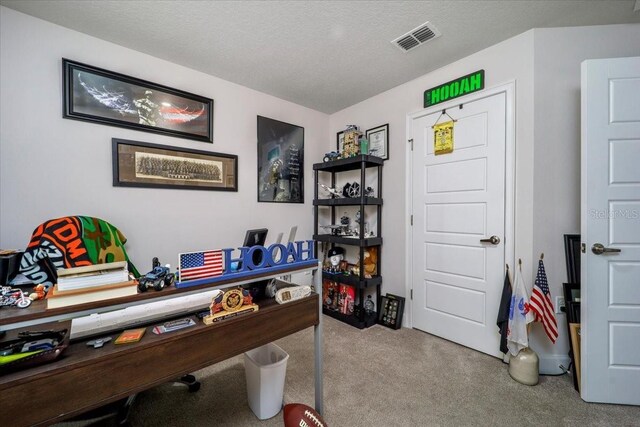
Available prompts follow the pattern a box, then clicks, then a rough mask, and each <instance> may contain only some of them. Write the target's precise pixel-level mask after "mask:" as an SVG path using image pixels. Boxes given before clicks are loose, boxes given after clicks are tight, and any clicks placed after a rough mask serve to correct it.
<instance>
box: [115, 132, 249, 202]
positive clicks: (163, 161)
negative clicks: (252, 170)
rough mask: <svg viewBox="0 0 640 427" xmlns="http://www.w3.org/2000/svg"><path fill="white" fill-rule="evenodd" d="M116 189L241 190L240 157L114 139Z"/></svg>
mask: <svg viewBox="0 0 640 427" xmlns="http://www.w3.org/2000/svg"><path fill="white" fill-rule="evenodd" d="M112 156H113V186H114V187H145V188H177V189H187V190H210V191H238V156H236V155H233V154H222V153H213V152H210V151H201V150H192V149H189V148H179V147H170V146H167V145H158V144H149V143H146V142H139V141H128V140H125V139H118V138H113V139H112Z"/></svg>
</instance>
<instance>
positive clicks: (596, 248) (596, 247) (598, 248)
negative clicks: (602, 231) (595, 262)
mask: <svg viewBox="0 0 640 427" xmlns="http://www.w3.org/2000/svg"><path fill="white" fill-rule="evenodd" d="M591 252H593V253H594V254H596V255H602V254H604V253H618V252H622V249H616V248H605V247H604V245H603V244H602V243H594V244H593V246H591Z"/></svg>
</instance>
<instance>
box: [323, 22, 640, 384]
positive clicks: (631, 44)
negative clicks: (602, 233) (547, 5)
mask: <svg viewBox="0 0 640 427" xmlns="http://www.w3.org/2000/svg"><path fill="white" fill-rule="evenodd" d="M426 48H428V47H426ZM409 55H410V53H409ZM636 55H640V25H638V24H630V25H611V26H595V27H574V28H550V29H535V30H532V31H528V32H526V33H523V34H520V35H518V36H516V37H513V38H511V39H509V40H506V41H504V42H502V43H499V44H496V45H494V46H491V47H489V48H487V49H485V50H483V51H480V52H477V53H475V54H473V55H470V56H468V57H466V58H464V59H461V60H460V61H457V62H454V63H452V64H449V65H447V66H445V67H443V68H440V69H438V70H436V71H433V72H431V73H429V74H426V75H424V76H422V77H420V78H418V79H415V80H413V81H411V82H408V83H405V84H403V85H401V86H398V87H396V88H393V89H391V90H389V91H387V92H384V93H382V94H380V95H377V96H375V97H373V98H370V99H368V100H366V101H363V102H361V103H359V104H356V105H353V106H351V107H349V108H346V109H344V110H342V111H339V112H337V113H334V114H332V115H331V116H330V127H331V134H330V138H331V142H330V145H329V146H330V147H331V149H334V148H333V147H335V142H334V141H335V132H337V131H339V130H341V129H342V128H343V127H344V125H346V124H351V123H354V124H358V125H360V126H362V128H363V129H367V128H371V127H374V126H377V125H380V124H384V123H389V126H390V147H389V149H390V153H391V154H390V159H389V160H388V161H387V162H386V163H385V168H384V175H383V177H384V188H385V189H384V192H383V197H384V203H385V204H384V208H383V215H382V227H383V237H384V239H385V240H384V251H383V276H384V281H383V293H384V292H390V293H396V294H399V295H404V294H405V282H406V277H405V271H404V262H405V258H406V257H407V256H409V255H408V254H407V253H406V250H405V243H406V242H405V236H404V232H403V230H402V228H403V227H404V224H406V221H407V219H408V215H409V212H407V211H406V209H405V191H404V189H405V167H406V165H405V163H406V162H405V150H406V144H407V135H406V116H407V114H410V113H413V112H416V111H419V110H421V109H422V94H423V92H424V90H425V89H428V88H430V87H433V86H436V85H438V84H441V83H443V82H447V81H449V80H451V79H453V78H456V77H459V76H462V75H464V74H468V73H470V72H473V71H476V70H479V69H484V70H485V73H486V87H492V86H496V85H500V84H502V83H506V82H508V81H511V80H513V81H515V84H516V111H515V114H516V206H515V223H516V236H515V239H516V241H515V244H516V249H515V256H516V258H522V260H523V262H524V264H523V275H524V277H525V280H526V281H527V283H528V285H529V286H532V285H533V280H534V279H535V272H536V269H537V260H538V257H539V255H540V253H541V252H544V253H545V258H544V261H545V266H546V271H547V275H548V278H549V285H550V289H551V293H552V295H554V296H557V295H562V283H563V282H565V281H566V268H565V261H564V242H563V234H568V233H579V230H580V226H579V225H580V211H579V206H580V203H579V201H580V186H579V182H580V178H579V176H580V174H579V170H580V148H579V147H580V137H579V136H580V109H579V105H580V62H581V61H583V60H585V59H589V58H602V57H619V56H636ZM461 100H464V98H461ZM534 135H535V137H534ZM554 302H555V301H554ZM406 315H409V316H408V317H407V318H406V320H408V321H410V313H409V312H407V313H405V316H406ZM558 320H559V328H560V337H559V340H558V342H557V343H556V345H555V346H554V345H551V344H550V342H549V341H548V339H547V338H546V336H545V335H544V332H543V331H542V328H541V326H540V325H535V326H534V327H533V333H532V340H531V346H532V347H533V348H534V349H535V350H536V351H537V352H538V353H539V355H540V359H541V371H542V372H548V373H553V372H557V371H558V368H557V367H558V364H559V363H563V364H564V366H567V363H568V358H567V352H568V348H569V345H568V337H567V332H566V323H565V317H564V315H563V314H560V315H558Z"/></svg>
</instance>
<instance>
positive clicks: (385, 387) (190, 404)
mask: <svg viewBox="0 0 640 427" xmlns="http://www.w3.org/2000/svg"><path fill="white" fill-rule="evenodd" d="M323 320H324V390H325V392H324V397H325V398H324V407H325V412H324V418H325V420H326V422H327V424H329V425H330V426H331V427H344V426H350V427H351V426H363V427H364V426H385V427H386V426H477V425H482V426H509V427H513V426H521V425H536V426H540V425H543V426H562V425H564V426H581V427H583V426H609V425H611V426H640V407H634V406H621V405H604V404H590V403H586V402H584V401H583V400H582V399H580V396H579V395H578V393H577V392H576V391H575V390H574V389H573V383H572V379H571V377H570V376H569V375H564V376H561V377H546V376H542V377H541V379H540V383H539V384H538V385H536V386H533V387H530V386H525V385H522V384H519V383H517V382H515V381H514V380H512V379H511V377H509V373H508V371H507V368H508V366H507V365H505V364H503V363H502V361H501V360H499V359H496V358H493V357H490V356H487V355H484V354H482V353H478V352H476V351H474V350H470V349H468V348H466V347H462V346H460V345H457V344H454V343H452V342H449V341H446V340H443V339H441V338H438V337H435V336H432V335H429V334H426V333H423V332H420V331H417V330H412V329H401V330H398V331H394V330H391V329H388V328H385V327H383V326H374V327H372V328H369V329H366V330H362V331H361V330H358V329H355V328H353V327H351V326H348V325H345V324H343V323H341V322H338V321H337V320H334V319H331V318H329V317H326V316H324V317H323ZM277 344H278V345H279V346H280V347H282V348H283V349H284V350H285V351H286V352H287V353H289V355H290V358H289V362H288V367H287V377H286V384H285V391H284V401H285V403H291V402H301V403H306V404H308V405H310V406H313V402H314V394H313V393H314V385H313V331H312V329H307V330H305V331H301V332H299V333H297V334H294V335H291V336H289V337H286V338H284V339H281V340H279V341H277ZM220 345H224V343H220ZM185 351H188V350H186V349H185ZM176 357H180V355H176ZM195 375H196V376H197V378H198V380H199V381H200V382H201V383H202V388H201V389H200V391H198V392H197V393H189V392H187V391H186V387H184V386H180V385H171V384H165V385H162V386H159V387H156V388H154V389H151V390H149V391H147V392H144V393H141V394H140V395H139V396H138V399H137V400H136V402H135V404H134V406H133V409H132V413H131V417H130V421H131V424H132V425H133V426H190V427H192V426H220V427H224V426H265V427H267V426H282V412H281V413H280V414H278V415H277V416H275V417H274V418H272V419H269V420H265V421H260V420H258V419H257V418H256V417H255V415H254V414H253V412H251V409H250V408H249V406H248V403H247V396H246V385H245V377H244V365H243V359H242V356H240V357H234V358H232V359H229V360H227V361H225V362H222V363H219V364H216V365H213V366H211V367H208V368H206V369H203V370H201V371H197V372H196V373H195ZM638 392H640V389H639V390H638Z"/></svg>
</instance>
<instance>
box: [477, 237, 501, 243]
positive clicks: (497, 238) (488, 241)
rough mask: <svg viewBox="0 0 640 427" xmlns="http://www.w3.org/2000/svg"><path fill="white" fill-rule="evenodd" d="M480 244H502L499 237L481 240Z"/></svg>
mask: <svg viewBox="0 0 640 427" xmlns="http://www.w3.org/2000/svg"><path fill="white" fill-rule="evenodd" d="M480 243H491V244H492V245H497V244H498V243H500V238H499V237H498V236H491V237H488V238H486V239H480Z"/></svg>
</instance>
